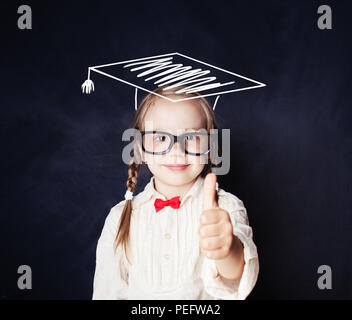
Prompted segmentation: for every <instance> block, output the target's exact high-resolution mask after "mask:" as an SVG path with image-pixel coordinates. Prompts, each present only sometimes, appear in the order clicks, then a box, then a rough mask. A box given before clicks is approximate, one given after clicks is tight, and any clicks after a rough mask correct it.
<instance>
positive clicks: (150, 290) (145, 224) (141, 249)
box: [93, 176, 259, 300]
mask: <svg viewBox="0 0 352 320" xmlns="http://www.w3.org/2000/svg"><path fill="white" fill-rule="evenodd" d="M203 182H204V178H202V177H201V176H199V177H198V178H197V180H196V182H195V183H194V184H193V186H192V187H191V189H190V190H189V191H188V193H187V194H186V195H185V196H184V197H183V198H182V197H181V199H180V208H179V209H173V208H172V207H170V206H166V207H164V208H163V209H162V210H160V211H159V212H158V213H156V212H155V209H154V200H155V199H156V198H161V199H163V200H166V198H165V197H164V196H163V195H162V194H160V193H159V192H157V191H156V190H155V188H154V177H152V178H151V179H150V181H149V183H148V184H147V185H146V187H145V189H144V191H143V192H141V193H139V194H138V195H137V196H135V197H134V198H133V201H132V207H133V210H132V215H131V224H130V244H129V252H128V257H129V259H130V260H131V259H132V261H131V263H132V264H130V263H129V262H128V260H127V259H126V256H125V253H124V250H123V249H122V246H121V245H120V246H119V247H118V249H117V251H116V254H115V253H114V240H115V237H116V233H117V229H118V222H119V219H120V216H121V213H122V209H123V207H124V204H125V201H126V200H123V201H121V202H119V203H118V204H116V205H115V206H114V207H112V208H111V210H110V213H109V215H108V216H107V218H106V220H105V224H104V227H103V230H102V233H101V236H100V238H99V240H98V244H97V250H96V269H95V275H94V284H93V299H94V300H96V299H114V300H237V299H242V300H243V299H246V297H247V296H248V295H249V293H250V292H251V291H252V289H253V287H254V285H255V283H256V281H257V278H258V272H259V261H258V254H257V248H256V245H255V244H254V242H253V234H252V228H251V227H250V226H249V224H248V217H247V213H246V209H245V207H244V206H243V202H242V201H241V200H240V199H238V198H237V197H236V196H234V195H233V194H231V193H228V192H225V191H224V190H222V189H220V188H219V189H218V205H219V207H221V208H222V209H224V210H226V211H227V212H228V213H229V215H230V218H231V222H232V225H233V233H234V235H235V236H237V237H238V238H239V239H240V240H241V241H242V243H243V246H244V260H245V266H244V270H243V274H242V277H241V279H239V280H229V279H226V278H222V276H221V275H220V274H219V273H218V270H217V268H216V264H215V260H212V259H209V258H207V257H206V256H205V255H204V254H203V253H202V252H201V249H200V247H199V236H198V229H199V223H200V222H199V220H200V215H201V213H202V208H203Z"/></svg>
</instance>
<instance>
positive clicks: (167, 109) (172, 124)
mask: <svg viewBox="0 0 352 320" xmlns="http://www.w3.org/2000/svg"><path fill="white" fill-rule="evenodd" d="M151 125H152V127H153V129H154V130H168V131H170V130H172V131H176V130H182V129H200V128H206V116H205V113H204V111H203V109H202V107H201V105H200V104H199V103H197V102H196V103H195V102H191V101H179V102H171V101H167V100H165V99H160V98H158V99H156V100H154V103H153V104H152V105H151V106H150V107H149V108H148V110H147V112H146V115H145V117H144V124H143V127H144V128H146V126H148V127H149V129H150V126H151ZM149 129H148V130H149Z"/></svg>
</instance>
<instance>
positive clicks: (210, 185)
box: [203, 173, 218, 210]
mask: <svg viewBox="0 0 352 320" xmlns="http://www.w3.org/2000/svg"><path fill="white" fill-rule="evenodd" d="M203 195H204V200H203V210H209V209H213V208H218V204H217V202H216V199H215V195H216V175H215V174H214V173H208V174H207V176H206V177H205V179H204V186H203Z"/></svg>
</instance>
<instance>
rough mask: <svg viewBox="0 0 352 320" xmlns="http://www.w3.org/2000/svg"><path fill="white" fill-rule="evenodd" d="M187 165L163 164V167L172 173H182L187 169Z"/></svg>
mask: <svg viewBox="0 0 352 320" xmlns="http://www.w3.org/2000/svg"><path fill="white" fill-rule="evenodd" d="M188 166H189V164H164V167H166V168H168V169H169V170H172V171H182V170H185V169H187V167H188Z"/></svg>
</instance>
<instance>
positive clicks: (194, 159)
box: [187, 155, 209, 165]
mask: <svg viewBox="0 0 352 320" xmlns="http://www.w3.org/2000/svg"><path fill="white" fill-rule="evenodd" d="M187 160H188V161H187V163H191V164H194V165H205V164H208V162H209V159H208V156H207V155H203V156H190V155H189V156H188V157H187Z"/></svg>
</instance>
